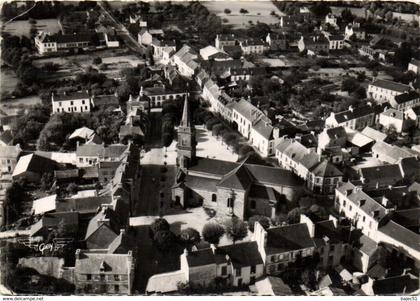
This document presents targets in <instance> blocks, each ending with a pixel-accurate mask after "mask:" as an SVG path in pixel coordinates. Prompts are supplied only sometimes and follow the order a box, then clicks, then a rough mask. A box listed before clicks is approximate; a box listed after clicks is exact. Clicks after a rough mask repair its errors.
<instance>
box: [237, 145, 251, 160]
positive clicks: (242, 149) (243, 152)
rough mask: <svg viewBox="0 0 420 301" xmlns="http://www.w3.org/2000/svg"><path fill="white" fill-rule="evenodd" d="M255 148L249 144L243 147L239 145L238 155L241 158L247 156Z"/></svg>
mask: <svg viewBox="0 0 420 301" xmlns="http://www.w3.org/2000/svg"><path fill="white" fill-rule="evenodd" d="M253 151H254V149H253V148H252V146H249V145H248V144H244V145H242V146H241V147H239V150H238V155H239V157H240V158H244V157H246V156H247V155H248V154H249V153H250V152H253Z"/></svg>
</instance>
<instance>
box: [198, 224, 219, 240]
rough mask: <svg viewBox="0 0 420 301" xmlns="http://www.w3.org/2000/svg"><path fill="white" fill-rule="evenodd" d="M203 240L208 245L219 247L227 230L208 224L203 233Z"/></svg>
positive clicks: (217, 225)
mask: <svg viewBox="0 0 420 301" xmlns="http://www.w3.org/2000/svg"><path fill="white" fill-rule="evenodd" d="M201 234H202V236H203V239H204V240H205V241H207V242H208V243H211V244H215V245H217V244H218V243H219V241H220V238H221V237H222V236H223V234H225V229H224V228H223V227H222V226H221V225H219V224H216V223H207V224H205V225H204V227H203V230H202V231H201Z"/></svg>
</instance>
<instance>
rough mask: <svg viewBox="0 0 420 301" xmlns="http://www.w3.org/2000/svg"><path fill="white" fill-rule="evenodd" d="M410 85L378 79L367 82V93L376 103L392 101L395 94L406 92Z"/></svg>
mask: <svg viewBox="0 0 420 301" xmlns="http://www.w3.org/2000/svg"><path fill="white" fill-rule="evenodd" d="M410 90H411V88H410V86H408V85H404V84H401V83H397V82H393V81H390V80H384V79H378V80H376V81H374V82H372V83H370V84H369V86H368V89H367V94H368V96H369V97H370V98H372V99H373V100H375V101H376V102H378V103H386V102H390V101H392V100H393V99H394V98H395V97H396V96H398V95H401V94H403V93H407V92H409V91H410Z"/></svg>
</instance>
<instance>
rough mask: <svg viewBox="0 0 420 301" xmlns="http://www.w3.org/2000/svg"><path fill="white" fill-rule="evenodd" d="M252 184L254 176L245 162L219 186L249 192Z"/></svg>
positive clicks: (231, 172)
mask: <svg viewBox="0 0 420 301" xmlns="http://www.w3.org/2000/svg"><path fill="white" fill-rule="evenodd" d="M251 183H252V176H251V174H250V172H249V171H248V169H247V168H246V166H245V161H243V162H242V164H240V165H239V166H238V167H236V168H235V169H233V170H232V171H230V172H229V173H228V174H226V175H225V176H224V177H223V178H222V180H221V181H220V182H219V184H218V186H222V187H228V188H233V189H241V190H247V189H248V187H249V186H250V185H251Z"/></svg>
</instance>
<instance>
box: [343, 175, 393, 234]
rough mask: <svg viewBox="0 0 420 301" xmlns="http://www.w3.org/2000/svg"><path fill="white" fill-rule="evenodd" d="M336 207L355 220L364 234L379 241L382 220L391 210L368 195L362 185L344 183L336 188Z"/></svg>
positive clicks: (356, 225) (357, 226) (355, 223)
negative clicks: (378, 233) (378, 234)
mask: <svg viewBox="0 0 420 301" xmlns="http://www.w3.org/2000/svg"><path fill="white" fill-rule="evenodd" d="M335 208H336V209H337V210H338V211H339V212H340V213H343V214H344V215H345V216H346V217H347V218H349V219H350V220H352V221H353V223H354V225H355V227H356V228H357V229H360V230H361V231H362V233H363V234H364V235H366V236H367V237H369V238H371V239H372V240H374V241H377V237H376V235H377V231H378V228H379V222H380V220H381V219H382V218H383V217H385V215H386V214H387V213H388V212H390V211H389V209H387V208H385V207H384V206H383V205H382V204H380V203H378V202H377V201H375V200H374V199H372V198H371V197H370V196H368V195H367V194H366V193H365V192H364V191H363V189H362V187H360V186H355V185H353V184H352V183H350V182H347V183H342V184H341V185H340V186H339V187H338V188H336V190H335Z"/></svg>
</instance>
